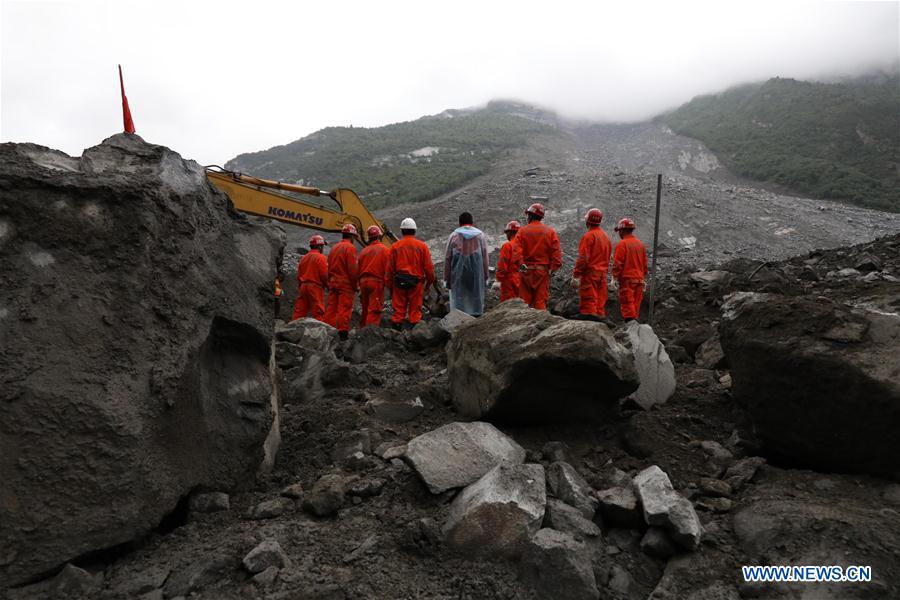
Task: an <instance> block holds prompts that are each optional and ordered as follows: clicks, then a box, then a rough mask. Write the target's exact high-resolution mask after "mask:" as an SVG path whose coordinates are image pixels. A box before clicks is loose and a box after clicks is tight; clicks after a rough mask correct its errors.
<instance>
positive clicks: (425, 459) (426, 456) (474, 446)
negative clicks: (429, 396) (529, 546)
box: [405, 422, 543, 494]
mask: <svg viewBox="0 0 900 600" xmlns="http://www.w3.org/2000/svg"><path fill="white" fill-rule="evenodd" d="M405 458H406V460H407V461H408V462H409V464H410V465H411V466H412V468H413V469H414V470H415V472H416V473H418V475H419V477H421V478H422V481H424V482H425V485H427V486H428V489H429V490H431V493H432V494H440V493H441V492H443V491H446V490H449V489H453V488H458V487H463V486H466V485H469V484H470V483H472V482H473V481H475V480H477V479H478V478H479V477H481V476H482V475H484V474H485V473H487V472H488V471H490V470H491V469H493V468H494V467H495V466H496V465H498V464H500V463H502V462H506V463H511V464H517V463H521V462H523V461H524V460H525V449H524V448H522V447H521V446H519V445H518V444H517V443H516V442H515V440H513V439H512V438H510V437H508V436H507V435H505V434H504V433H503V432H502V431H500V430H499V429H497V428H496V427H494V426H493V425H491V424H490V423H482V422H474V423H448V424H447V425H444V426H443V427H439V428H437V429H435V430H434V431H429V432H428V433H423V434H422V435H420V436H418V437H415V438H413V439H412V440H410V442H409V443H408V444H407V445H406V454H405ZM542 477H543V476H542Z"/></svg>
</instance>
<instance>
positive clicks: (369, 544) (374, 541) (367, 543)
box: [343, 535, 378, 564]
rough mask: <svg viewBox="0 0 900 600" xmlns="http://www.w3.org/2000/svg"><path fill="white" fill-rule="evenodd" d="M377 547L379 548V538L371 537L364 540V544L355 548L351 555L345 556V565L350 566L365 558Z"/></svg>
mask: <svg viewBox="0 0 900 600" xmlns="http://www.w3.org/2000/svg"><path fill="white" fill-rule="evenodd" d="M376 546H378V536H377V535H370V536H369V537H367V538H366V539H365V540H363V543H362V544H360V545H359V546H357V547H356V548H354V549H353V550H352V551H351V552H350V553H349V554H347V555H346V556H344V558H343V562H344V564H350V563H352V562H355V561H357V560H359V559H360V558H362V557H363V556H365V555H366V554H367V553H368V552H370V551H371V550H372V549H374V548H375V547H376Z"/></svg>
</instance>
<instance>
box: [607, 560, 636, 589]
mask: <svg viewBox="0 0 900 600" xmlns="http://www.w3.org/2000/svg"><path fill="white" fill-rule="evenodd" d="M633 582H634V580H633V579H632V578H631V574H630V573H629V572H628V571H626V570H625V569H623V568H622V567H620V566H619V565H613V566H612V567H610V569H609V589H611V590H612V591H614V592H616V593H617V594H619V595H620V596H624V597H628V592H629V591H630V590H631V584H632V583H633Z"/></svg>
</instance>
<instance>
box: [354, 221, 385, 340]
mask: <svg viewBox="0 0 900 600" xmlns="http://www.w3.org/2000/svg"><path fill="white" fill-rule="evenodd" d="M382 235H383V234H382V232H381V228H380V227H378V226H377V225H372V226H371V227H369V228H368V229H367V230H366V236H368V238H369V245H368V246H366V247H365V248H363V249H362V252H360V253H359V258H358V259H357V265H358V267H359V303H360V305H361V307H362V316H361V317H360V323H359V326H360V327H365V326H366V325H376V326H378V325H380V324H381V311H382V309H383V308H384V288H385V286H386V285H387V270H388V269H387V267H388V256H389V254H390V250H388V247H387V246H385V245H384V244H382V243H381V236H382Z"/></svg>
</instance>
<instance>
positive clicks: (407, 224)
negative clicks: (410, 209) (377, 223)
mask: <svg viewBox="0 0 900 600" xmlns="http://www.w3.org/2000/svg"><path fill="white" fill-rule="evenodd" d="M400 229H412V230H413V231H415V230H416V229H418V227H416V222H415V221H413V220H412V219H410V218H409V217H406V218H405V219H403V220H402V221H400Z"/></svg>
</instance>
